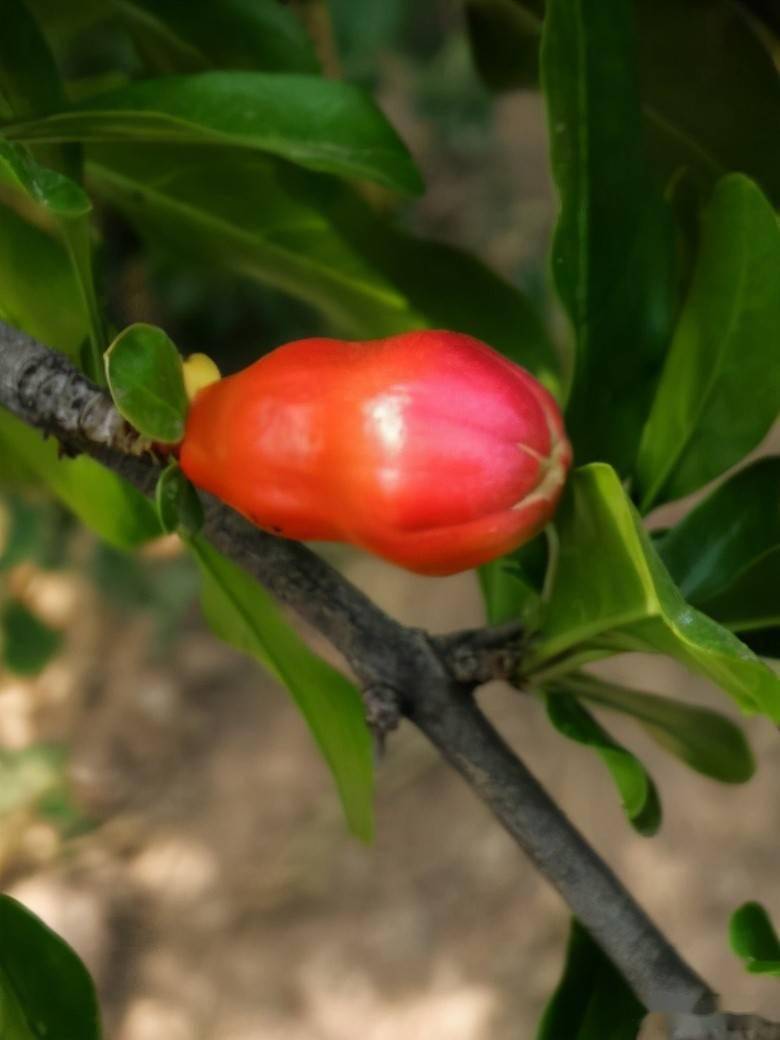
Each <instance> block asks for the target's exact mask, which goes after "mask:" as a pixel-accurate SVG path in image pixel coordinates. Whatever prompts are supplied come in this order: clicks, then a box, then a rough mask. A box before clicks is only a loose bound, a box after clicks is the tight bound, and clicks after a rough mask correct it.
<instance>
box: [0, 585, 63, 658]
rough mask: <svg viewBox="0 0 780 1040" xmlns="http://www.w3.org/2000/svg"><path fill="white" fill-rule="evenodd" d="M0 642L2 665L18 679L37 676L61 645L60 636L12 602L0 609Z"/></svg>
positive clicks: (7, 602) (6, 603)
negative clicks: (20, 676)
mask: <svg viewBox="0 0 780 1040" xmlns="http://www.w3.org/2000/svg"><path fill="white" fill-rule="evenodd" d="M0 640H1V641H2V661H3V664H4V665H5V667H6V668H7V669H8V670H9V671H10V672H15V673H16V674H17V675H37V674H38V672H40V671H42V670H43V669H44V668H45V667H46V665H47V664H48V663H49V661H50V660H51V659H52V657H54V655H55V654H56V653H57V651H58V650H59V648H60V646H61V645H62V635H61V633H59V632H57V631H55V629H53V628H49V626H48V625H46V624H44V622H43V621H41V619H40V618H39V617H37V616H36V615H35V614H33V612H32V611H31V610H29V609H28V608H27V607H26V606H25V605H24V603H20V602H19V601H18V600H15V599H9V600H6V602H5V603H3V605H2V608H0Z"/></svg>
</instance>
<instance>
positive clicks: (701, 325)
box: [637, 174, 780, 512]
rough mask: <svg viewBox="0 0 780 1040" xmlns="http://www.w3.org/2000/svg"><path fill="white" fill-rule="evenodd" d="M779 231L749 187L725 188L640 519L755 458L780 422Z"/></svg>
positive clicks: (643, 449)
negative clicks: (754, 451)
mask: <svg viewBox="0 0 780 1040" xmlns="http://www.w3.org/2000/svg"><path fill="white" fill-rule="evenodd" d="M778 281H780V226H778V222H777V217H776V215H775V213H774V211H773V210H772V207H771V206H770V205H769V203H768V202H767V201H766V199H765V198H764V197H763V195H762V194H761V192H760V191H759V190H758V188H757V187H756V186H755V184H753V182H752V181H749V180H748V179H747V177H743V176H741V175H739V174H732V175H730V176H728V177H724V178H723V180H721V181H719V182H718V185H717V187H716V189H715V193H714V195H713V198H712V202H711V204H710V207H709V210H708V211H707V214H706V216H705V218H704V222H703V226H702V231H701V243H700V247H699V255H698V259H697V262H696V269H695V272H694V277H693V282H692V285H691V289H690V292H689V294H688V299H687V300H686V303H685V307H684V309H683V312H682V315H681V317H680V321H679V323H678V325H677V329H676V331H675V334H674V340H673V342H672V346H671V348H670V351H669V355H668V357H667V360H666V364H665V366H664V371H663V375H662V378H661V382H660V385H659V387H658V392H657V394H656V397H655V401H654V402H653V407H652V411H651V412H650V416H649V418H648V420H647V425H646V426H645V429H644V432H643V434H642V443H641V445H640V448H639V456H638V459H637V473H638V481H639V487H640V498H641V503H642V511H643V512H645V511H647V510H648V509H650V507H651V506H652V505H653V504H655V503H659V502H665V501H668V500H670V499H675V498H681V497H682V496H683V495H687V494H688V493H689V492H691V491H695V490H696V489H697V488H699V487H701V486H702V485H703V484H706V483H707V482H708V481H709V480H712V479H713V477H717V476H719V475H720V474H721V473H723V472H724V471H725V470H726V469H728V468H729V466H733V465H734V463H736V462H739V460H740V459H741V458H742V457H743V456H744V455H746V454H747V453H748V452H749V451H750V450H751V449H752V448H754V447H755V446H756V445H757V444H758V442H759V441H760V440H761V438H762V437H763V436H764V434H765V433H766V432H767V431H768V430H769V428H770V426H771V425H772V423H773V422H774V421H775V420H776V419H777V417H778V414H780V365H778V364H777V349H776V334H777V329H778V327H779V326H780V293H778V291H777V286H778Z"/></svg>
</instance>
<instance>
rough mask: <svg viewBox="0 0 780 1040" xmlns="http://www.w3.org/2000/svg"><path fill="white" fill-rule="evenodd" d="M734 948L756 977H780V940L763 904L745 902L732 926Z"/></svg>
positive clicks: (731, 936) (734, 915)
mask: <svg viewBox="0 0 780 1040" xmlns="http://www.w3.org/2000/svg"><path fill="white" fill-rule="evenodd" d="M729 938H730V940H731V948H732V950H733V951H734V953H736V954H737V956H739V957H741V958H742V959H743V961H744V962H745V967H746V968H747V970H748V971H749V972H751V973H753V974H755V975H780V940H779V939H778V938H777V932H776V931H775V929H774V926H773V925H772V921H771V920H770V917H769V914H768V913H767V912H766V910H765V909H764V908H763V906H761V904H760V903H745V904H743V905H742V906H741V907H740V908H739V909H738V910H735V911H734V913H733V914H732V916H731V921H730V923H729Z"/></svg>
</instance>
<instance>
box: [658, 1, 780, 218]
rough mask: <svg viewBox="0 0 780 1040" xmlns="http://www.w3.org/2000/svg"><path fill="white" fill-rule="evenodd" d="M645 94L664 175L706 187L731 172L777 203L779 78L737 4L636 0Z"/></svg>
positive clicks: (779, 195)
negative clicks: (773, 144)
mask: <svg viewBox="0 0 780 1040" xmlns="http://www.w3.org/2000/svg"><path fill="white" fill-rule="evenodd" d="M638 15H639V36H638V39H639V49H640V54H639V58H640V64H641V70H642V96H643V100H644V101H645V113H646V125H647V128H648V130H649V145H650V150H651V154H652V155H653V158H654V160H655V161H656V164H657V166H658V168H659V170H660V171H661V172H662V173H663V174H664V175H665V176H668V175H671V174H673V173H674V171H676V170H679V169H681V168H685V169H687V170H690V171H691V172H693V173H694V174H695V175H696V177H697V179H698V181H699V182H700V183H701V184H702V185H703V186H704V187H705V188H707V189H708V188H710V187H711V186H712V184H713V182H714V181H715V180H716V179H717V178H718V177H719V176H721V175H722V174H724V173H726V172H727V171H729V170H739V171H741V172H742V173H746V174H748V175H749V176H751V177H754V178H755V179H756V180H757V181H758V182H759V183H760V184H761V185H762V186H763V187H764V190H765V191H766V192H767V194H768V195H769V196H770V198H772V200H773V201H774V202H775V203H778V202H780V155H779V154H778V149H777V148H767V147H766V142H767V141H772V140H777V138H778V136H780V80H778V76H777V70H776V68H775V65H774V63H773V61H772V55H771V53H770V51H769V49H768V48H767V47H766V46H765V45H764V43H763V42H762V40H761V36H760V34H759V33H758V32H756V29H755V23H754V22H753V21H752V20H751V19H750V18H746V17H745V15H744V12H743V11H741V10H740V8H739V5H738V4H734V3H731V2H729V0H706V2H698V3H685V4H681V3H679V0H640V2H639V4H638Z"/></svg>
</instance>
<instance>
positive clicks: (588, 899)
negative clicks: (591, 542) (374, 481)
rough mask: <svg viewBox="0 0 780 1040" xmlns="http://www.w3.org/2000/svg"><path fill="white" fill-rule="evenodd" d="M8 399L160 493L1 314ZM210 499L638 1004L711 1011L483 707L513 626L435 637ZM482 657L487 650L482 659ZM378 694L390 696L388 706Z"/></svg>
mask: <svg viewBox="0 0 780 1040" xmlns="http://www.w3.org/2000/svg"><path fill="white" fill-rule="evenodd" d="M0 405H3V406H5V407H6V408H7V409H9V410H10V411H11V412H13V414H15V415H16V416H18V417H19V418H21V419H23V420H24V421H25V422H27V423H29V424H31V425H33V426H36V427H37V428H38V429H41V430H43V431H45V432H47V433H49V434H52V435H54V436H56V437H57V438H58V439H59V440H60V441H61V442H62V443H63V444H64V446H65V447H66V448H67V450H68V451H71V452H74V451H81V452H84V453H86V454H89V455H91V456H93V457H94V458H96V459H98V460H99V461H101V462H102V463H103V464H105V465H106V466H108V467H109V468H111V469H112V470H113V471H114V472H116V473H119V474H120V475H121V476H123V477H125V478H126V479H127V480H129V481H131V482H132V483H133V484H134V485H135V486H136V487H138V488H139V489H140V490H141V491H143V492H145V493H147V494H148V493H150V492H151V491H152V490H153V488H154V485H155V482H156V478H157V475H158V473H159V464H158V463H157V461H156V460H155V459H154V458H153V457H151V456H148V455H145V456H139V455H137V454H136V455H134V454H132V452H133V450H134V449H135V448H137V437H136V435H135V434H134V433H133V431H131V430H130V429H129V428H128V426H127V424H126V423H125V422H124V421H123V420H122V419H121V418H120V416H119V415H118V414H117V413H116V411H115V410H114V408H113V405H112V403H111V401H110V399H109V398H108V397H107V395H106V394H105V393H104V392H103V391H101V390H100V389H98V388H97V387H96V386H94V385H93V384H91V383H90V382H89V381H88V380H87V379H86V378H85V377H84V376H82V375H81V374H80V373H78V372H77V371H76V370H75V369H74V368H73V366H72V365H71V364H70V363H69V362H68V361H67V359H65V358H64V357H63V356H62V355H59V354H56V353H54V352H53V351H51V350H49V349H48V348H46V347H44V346H42V345H41V344H39V343H37V342H36V341H35V340H33V339H31V338H30V337H29V336H27V335H25V334H24V333H21V332H18V331H17V330H15V329H12V328H10V327H9V326H7V325H5V324H4V323H2V322H0ZM202 497H203V499H204V505H205V515H206V521H205V528H204V533H205V535H206V536H207V537H208V538H209V539H210V540H211V542H212V543H213V544H214V545H215V546H216V548H217V549H219V550H220V551H221V552H222V553H224V554H225V555H226V556H228V557H229V558H230V559H231V560H233V561H234V562H235V563H237V564H238V565H239V566H241V567H242V568H244V569H245V570H246V571H247V572H249V573H250V574H252V575H253V576H254V577H255V578H257V580H258V581H260V582H261V583H262V584H263V585H264V586H265V587H266V588H268V589H269V590H270V591H271V592H272V593H273V594H274V595H275V596H276V597H277V598H278V599H280V600H281V601H282V602H284V603H286V604H288V605H289V606H291V607H292V608H294V609H295V610H296V611H297V612H298V613H299V614H300V615H301V617H303V618H305V619H306V620H307V621H308V622H309V623H310V624H312V625H314V626H315V627H316V628H317V629H318V630H319V631H320V632H321V633H322V634H323V635H324V636H325V637H326V638H327V639H328V640H329V641H330V642H331V643H332V644H333V645H334V646H335V647H336V648H337V649H338V650H340V651H341V653H342V654H343V655H344V657H345V658H346V659H347V661H348V662H349V664H350V666H351V668H352V669H353V670H354V672H355V674H356V676H357V678H358V680H359V682H360V683H361V685H362V686H363V688H364V690H368V691H369V692H371V691H373V692H374V693H375V692H376V691H377V690H378V691H380V703H381V704H384V706H385V707H389V709H390V710H392V708H393V706H394V704H396V705H397V707H398V708H399V709H400V711H401V712H402V713H403V714H405V715H406V716H407V717H408V718H409V719H410V720H411V721H412V723H413V724H414V725H415V726H417V727H418V728H419V729H420V730H421V731H422V732H423V733H424V734H425V736H426V737H427V738H428V739H429V740H430V741H431V742H432V743H433V744H434V745H435V746H436V747H437V748H438V749H439V751H440V752H441V753H442V755H443V756H444V758H445V759H446V760H447V761H448V762H449V763H450V765H452V766H453V767H454V768H455V769H456V770H457V771H458V772H459V773H460V774H461V776H462V777H463V778H464V779H465V781H466V782H467V784H468V785H469V786H470V787H471V788H472V790H473V791H474V792H475V793H476V794H477V795H478V796H479V797H480V798H481V799H482V800H483V801H484V802H485V804H486V805H487V806H489V808H490V809H491V811H492V812H493V813H494V815H495V816H496V818H497V819H498V820H499V822H500V823H501V824H502V826H503V827H504V828H505V829H506V830H507V831H508V832H509V834H511V835H512V837H513V838H514V840H515V841H516V842H517V844H518V845H519V846H520V847H521V848H522V849H523V850H524V851H525V852H526V854H527V855H528V856H529V858H530V859H531V860H532V862H533V863H534V864H535V866H536V867H537V868H538V869H539V870H540V871H541V872H542V873H543V874H544V876H545V877H546V878H547V879H548V881H550V883H551V884H553V885H554V886H555V887H556V888H557V890H558V891H559V892H560V894H561V895H562V896H563V898H564V899H565V901H566V902H567V903H568V905H569V906H570V907H571V909H572V911H573V913H574V914H576V916H577V917H578V918H579V920H580V921H581V922H582V924H583V925H584V926H585V927H586V928H587V929H588V930H589V931H590V932H591V934H592V935H593V937H594V938H595V939H596V941H597V942H598V943H599V944H600V945H601V947H602V948H603V949H604V951H605V952H606V953H607V955H608V956H609V957H610V958H611V959H612V961H613V962H614V964H615V965H616V967H617V968H618V969H619V970H620V971H621V972H622V974H623V975H624V976H625V978H626V979H627V980H628V982H629V983H630V985H631V986H632V987H633V989H634V990H635V992H636V993H637V995H638V997H639V998H640V1000H641V1001H642V1002H643V1003H644V1004H645V1005H646V1006H647V1007H648V1008H649V1009H651V1010H655V1011H667V1012H674V1013H678V1012H679V1013H684V1012H690V1013H693V1014H702V1013H706V1012H712V1011H714V1010H715V997H714V995H713V993H712V991H711V990H710V988H709V987H708V986H707V984H706V983H705V982H703V981H702V979H700V978H699V976H698V975H697V974H696V973H695V972H694V971H693V969H692V968H690V967H689V966H688V965H687V964H686V963H685V961H684V960H683V959H682V958H681V957H680V956H679V955H678V954H677V952H676V951H675V950H674V949H673V947H672V946H671V945H670V943H669V942H668V941H667V939H666V938H665V937H664V936H663V935H662V934H661V932H660V931H659V930H658V929H657V928H656V926H655V925H654V924H653V923H652V921H650V919H649V918H648V917H647V916H646V914H645V913H644V912H643V911H642V909H641V908H640V907H639V906H638V905H637V903H636V902H635V901H634V899H633V897H632V896H631V895H630V893H629V892H628V891H627V890H626V889H625V888H624V886H623V885H622V884H621V882H620V881H619V880H618V879H617V877H616V876H615V875H614V874H613V873H612V871H611V870H610V869H609V867H608V866H607V865H606V864H605V863H604V862H603V860H602V859H601V858H600V857H599V856H598V854H597V853H596V852H595V851H594V850H593V849H592V848H591V847H590V846H589V845H588V843H587V842H586V841H585V839H584V838H583V837H582V835H581V834H580V833H579V832H578V831H577V830H576V828H575V827H574V826H573V825H572V824H571V823H570V822H569V820H568V819H567V818H566V816H565V815H564V814H563V813H562V811H561V810H560V809H559V808H558V806H556V805H555V803H554V802H553V801H552V799H551V798H550V797H549V796H548V795H547V794H546V792H545V791H544V790H543V789H542V788H541V787H540V785H539V784H538V782H537V781H536V779H535V778H534V777H533V776H532V775H531V773H530V772H529V771H528V770H527V769H526V767H525V766H524V765H523V764H522V762H521V761H520V760H519V759H518V757H517V756H516V755H515V753H514V752H513V751H512V750H511V749H510V748H509V747H508V746H507V745H506V743H505V742H504V741H503V739H502V738H501V736H500V735H499V734H498V733H497V732H496V730H495V729H494V728H493V726H492V725H491V724H490V722H489V721H488V720H487V718H486V717H485V716H484V715H483V714H482V712H481V711H480V710H479V708H478V707H477V705H476V703H475V701H474V699H473V696H472V693H473V687H474V685H475V684H476V683H478V682H481V681H483V680H484V678H486V677H490V675H492V674H495V672H496V668H497V667H498V670H499V672H500V665H497V664H496V660H497V659H498V660H499V661H500V660H501V659H503V660H504V661H505V662H506V661H507V660H509V661H511V660H512V659H513V658H512V654H513V653H515V652H516V647H515V642H516V640H517V637H518V630H517V628H516V627H512V628H511V629H510V630H509V631H506V632H500V633H498V634H496V633H492V634H491V633H489V632H488V633H480V634H478V635H475V634H474V633H465V634H464V633H457V634H455V635H453V636H445V637H436V638H432V637H429V636H428V635H427V634H426V633H424V632H422V631H420V630H416V629H410V628H406V627H404V626H403V625H401V624H399V623H398V622H397V621H395V620H393V619H392V618H390V617H389V616H388V615H387V614H385V613H384V612H383V611H382V610H380V609H379V607H377V606H376V605H375V604H374V603H373V602H371V600H370V599H368V597H366V596H365V595H364V594H363V593H362V592H360V591H359V590H358V589H357V588H355V587H354V586H353V585H352V584H350V582H348V581H347V580H346V579H345V578H344V577H343V576H342V575H341V574H339V573H338V572H337V571H335V570H334V569H333V568H332V567H330V566H329V565H328V564H327V563H326V562H325V561H324V560H322V559H321V558H320V557H318V556H317V555H315V554H314V553H312V552H310V551H309V550H308V549H307V548H306V547H305V546H303V545H301V544H300V543H297V542H291V541H287V540H284V539H280V538H275V537H273V536H271V535H268V534H265V533H264V532H262V531H260V530H259V529H257V528H255V527H254V526H252V525H251V524H250V523H248V522H247V521H246V520H244V519H243V518H242V517H240V516H239V515H238V514H237V513H235V512H233V511H232V510H231V509H229V508H228V507H227V506H225V505H223V504H222V503H221V502H219V501H217V500H216V499H214V498H212V497H210V496H207V495H203V496H202ZM464 647H465V653H464ZM485 653H486V654H487V655H488V658H487V659H485V658H484V657H483V658H480V654H485ZM496 655H498V658H497V657H496ZM502 655H503V658H502ZM507 655H508V656H507ZM486 660H487V663H486ZM464 662H466V663H465V664H464ZM475 662H476V663H475ZM491 669H492V670H491ZM488 673H489V674H488ZM382 691H384V692H385V694H387V693H388V691H389V698H387V699H386V700H385V701H383V700H382V696H381V692H382ZM368 701H369V703H371V697H368Z"/></svg>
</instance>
